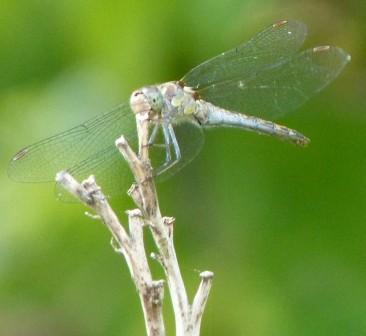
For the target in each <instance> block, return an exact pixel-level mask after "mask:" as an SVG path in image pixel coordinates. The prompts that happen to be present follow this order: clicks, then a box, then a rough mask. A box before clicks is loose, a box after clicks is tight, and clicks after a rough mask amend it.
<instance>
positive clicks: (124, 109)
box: [8, 21, 351, 196]
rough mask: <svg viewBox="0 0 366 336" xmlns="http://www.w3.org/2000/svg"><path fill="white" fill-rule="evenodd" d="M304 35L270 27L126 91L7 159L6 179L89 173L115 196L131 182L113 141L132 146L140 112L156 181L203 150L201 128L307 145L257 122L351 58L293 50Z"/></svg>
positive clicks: (283, 24) (293, 102) (316, 87)
mask: <svg viewBox="0 0 366 336" xmlns="http://www.w3.org/2000/svg"><path fill="white" fill-rule="evenodd" d="M305 37H306V26H305V25H304V24H303V23H301V22H297V21H280V22H277V23H275V24H273V25H271V26H270V27H268V28H267V29H265V30H264V31H262V32H260V33H259V34H257V35H256V36H255V37H253V38H252V39H251V40H249V41H248V42H247V43H244V44H242V45H240V46H239V47H237V48H235V49H232V50H229V51H227V52H224V53H222V54H220V55H218V56H216V57H214V58H212V59H210V60H208V61H206V62H204V63H202V64H200V65H198V66H197V67H195V68H193V69H192V70H191V71H189V72H188V73H187V74H186V75H185V76H184V77H183V78H182V79H181V80H179V81H172V82H167V83H163V84H159V85H152V86H146V87H143V88H141V89H139V90H136V91H135V92H133V93H132V95H131V98H130V102H129V103H125V104H122V105H120V106H118V107H117V108H115V109H114V110H112V111H110V112H109V113H106V114H103V115H101V116H98V117H96V118H94V119H91V120H89V121H86V122H85V123H83V124H81V125H79V126H76V127H74V128H72V129H70V130H68V131H65V132H62V133H59V134H57V135H55V136H52V137H50V138H47V139H45V140H41V141H39V142H37V143H35V144H33V145H30V146H28V147H25V148H24V149H22V150H20V151H19V152H18V153H17V154H16V155H15V156H14V157H13V159H12V160H11V162H10V164H9V169H8V172H9V176H10V177H11V178H12V179H14V180H16V181H21V182H48V181H54V178H55V175H56V173H57V172H58V171H61V170H67V171H68V172H70V173H71V174H72V175H74V176H75V177H77V178H85V177H87V176H88V175H89V174H94V175H96V179H97V181H98V182H99V184H100V185H101V186H102V187H103V190H104V192H105V193H106V194H108V195H110V196H113V195H116V194H120V193H122V192H124V190H125V188H124V187H125V186H128V184H129V183H131V180H130V178H128V177H127V176H126V172H128V168H127V165H126V164H125V163H124V162H123V160H121V158H120V155H119V153H118V151H117V149H116V148H115V146H114V141H115V140H116V138H118V137H119V136H120V135H121V134H123V135H124V136H125V137H126V138H127V139H128V141H129V142H134V141H136V129H135V114H138V113H140V112H144V111H147V110H148V111H150V115H151V116H152V117H151V120H150V123H151V132H150V140H149V143H150V144H151V153H152V154H153V157H154V156H156V159H154V161H153V163H154V170H155V174H156V175H157V176H164V175H171V174H174V173H175V172H176V171H177V170H179V169H180V168H181V167H182V166H184V165H185V164H187V163H188V162H189V161H191V160H192V159H193V158H194V157H195V156H196V155H197V154H198V152H199V151H200V148H201V147H202V144H203V135H202V129H204V128H208V127H214V126H219V127H236V128H241V129H245V130H251V131H255V132H258V133H261V134H267V135H271V136H274V137H277V138H280V139H283V140H286V141H289V142H292V143H295V144H297V145H300V146H304V145H306V144H308V142H309V139H308V138H306V137H305V136H304V135H302V134H301V133H299V132H298V131H295V130H292V129H290V128H287V127H285V126H281V125H278V124H275V123H273V122H272V121H267V120H265V119H262V118H271V119H272V118H277V117H280V116H282V115H284V114H285V113H287V112H289V111H292V110H294V109H296V108H297V107H299V106H300V105H302V104H303V103H304V102H306V101H307V100H308V99H309V98H310V97H312V96H313V95H314V94H315V93H317V92H319V91H320V90H321V89H323V88H324V87H325V86H326V85H327V84H329V83H330V82H331V81H332V80H334V79H335V78H336V77H337V76H338V75H339V73H340V72H341V71H342V69H343V68H344V66H345V65H346V64H347V63H348V62H349V61H350V59H351V57H350V55H349V54H347V53H346V52H345V51H344V50H342V49H341V48H338V47H333V46H320V47H315V48H311V49H307V50H304V51H301V52H299V51H298V50H299V48H300V47H301V46H302V44H303V42H304V40H305Z"/></svg>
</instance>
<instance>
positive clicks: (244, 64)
mask: <svg viewBox="0 0 366 336" xmlns="http://www.w3.org/2000/svg"><path fill="white" fill-rule="evenodd" d="M306 33H307V29H306V26H305V25H304V24H303V23H302V22H298V21H280V22H277V23H275V24H273V25H271V26H270V27H268V28H267V29H265V30H264V31H262V32H260V33H259V34H257V35H256V36H254V37H253V38H252V39H251V40H249V41H248V42H246V43H244V44H242V45H240V46H239V47H237V48H235V49H232V50H229V51H227V52H224V53H222V54H221V55H218V56H216V57H214V58H212V59H210V60H208V61H206V62H204V63H202V64H200V65H198V66H197V67H195V68H193V69H192V70H191V71H189V72H188V73H187V74H186V75H185V76H184V77H183V79H182V81H183V82H184V83H185V84H186V85H188V86H190V87H193V88H194V89H198V90H199V89H203V88H205V87H207V86H212V85H215V84H217V83H222V82H225V81H228V80H233V79H235V78H251V77H253V76H256V74H257V73H258V72H260V71H263V70H264V69H267V68H272V67H274V66H278V65H279V64H281V63H284V62H286V61H287V60H288V59H289V58H290V57H291V56H292V55H293V54H295V53H296V51H297V50H299V48H300V47H301V46H302V44H303V43H304V40H305V38H306Z"/></svg>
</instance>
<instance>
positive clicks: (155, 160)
mask: <svg viewBox="0 0 366 336" xmlns="http://www.w3.org/2000/svg"><path fill="white" fill-rule="evenodd" d="M173 126H174V131H175V134H176V137H177V140H178V143H179V148H180V150H181V154H182V158H181V160H180V161H179V162H178V163H177V164H176V165H174V166H173V167H171V168H170V169H168V170H167V171H165V172H164V173H162V174H161V175H159V176H157V180H158V181H159V182H161V181H164V180H166V179H168V178H170V177H171V176H173V175H174V174H176V173H177V172H178V171H179V170H180V169H182V168H183V167H184V166H186V165H187V164H188V163H190V162H191V161H192V160H193V159H194V158H195V157H196V156H197V155H198V153H199V152H200V150H201V148H202V146H203V142H204V137H203V131H202V128H201V127H200V126H199V125H198V124H196V123H194V122H191V121H188V120H187V121H186V120H184V121H183V120H182V121H180V122H178V123H177V124H174V125H173ZM128 142H129V145H130V146H132V147H135V148H136V147H137V137H136V135H135V134H131V135H130V136H129V137H128ZM163 143H164V140H163V138H162V134H161V133H160V134H158V136H157V138H156V141H155V144H153V145H152V146H151V147H150V151H149V155H150V158H151V162H152V165H153V167H155V168H157V167H159V166H160V165H162V164H163V163H164V160H165V154H166V147H164V146H163V145H162V144H163ZM68 171H69V172H70V174H71V175H73V176H74V177H75V178H76V179H78V180H79V181H80V180H83V179H85V178H86V177H88V176H89V175H90V174H93V175H94V176H95V178H96V181H97V183H98V184H99V185H100V186H101V187H102V188H103V192H104V194H105V195H107V196H109V197H113V196H116V195H121V194H122V193H125V192H126V191H127V189H128V188H129V187H130V186H131V184H132V182H133V177H132V174H131V171H130V169H129V168H128V165H127V164H126V163H125V161H124V160H123V158H122V156H121V154H120V153H119V152H118V150H117V148H116V147H115V146H114V141H113V144H112V145H110V146H109V147H107V148H105V149H103V150H101V151H100V152H96V153H94V154H93V155H92V156H90V157H88V158H87V159H85V160H84V161H81V162H79V163H78V164H76V165H74V166H73V167H71V168H70V169H68ZM56 192H57V195H58V197H59V198H60V199H61V200H63V201H66V202H72V201H74V199H73V198H72V197H71V196H70V195H69V194H68V193H67V192H66V191H65V190H64V189H63V188H62V187H59V186H57V187H56Z"/></svg>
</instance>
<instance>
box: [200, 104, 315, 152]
mask: <svg viewBox="0 0 366 336" xmlns="http://www.w3.org/2000/svg"><path fill="white" fill-rule="evenodd" d="M197 105H198V106H197V109H196V110H197V112H196V115H195V117H196V118H197V119H198V121H199V122H200V123H201V124H202V126H204V127H236V128H242V129H245V130H249V131H254V132H257V133H259V134H266V135H270V136H274V137H277V138H280V139H282V140H285V141H289V142H292V143H294V144H296V145H299V146H306V145H307V144H308V143H309V142H310V139H309V138H307V137H306V136H304V135H303V134H301V133H300V132H298V131H296V130H293V129H291V128H288V127H286V126H282V125H279V124H276V123H274V122H272V121H268V120H264V119H261V118H257V117H253V116H248V115H246V114H243V113H237V112H231V111H228V110H225V109H223V108H220V107H217V106H215V105H213V104H211V103H208V102H206V101H202V100H200V101H197Z"/></svg>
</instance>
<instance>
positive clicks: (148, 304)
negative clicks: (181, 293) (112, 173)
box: [56, 172, 165, 336]
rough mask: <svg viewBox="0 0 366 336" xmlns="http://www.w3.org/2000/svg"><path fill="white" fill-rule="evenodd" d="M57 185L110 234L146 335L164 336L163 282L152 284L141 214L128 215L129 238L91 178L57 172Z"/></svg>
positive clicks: (138, 211) (135, 212) (131, 213)
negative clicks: (125, 267) (124, 265)
mask: <svg viewBox="0 0 366 336" xmlns="http://www.w3.org/2000/svg"><path fill="white" fill-rule="evenodd" d="M56 181H57V183H59V184H60V185H62V186H63V187H64V188H65V189H66V190H68V191H69V192H70V193H71V194H72V195H74V196H75V197H77V198H78V199H79V200H80V201H81V202H83V203H84V204H85V205H87V206H88V207H90V208H91V209H92V210H94V212H95V213H96V214H97V216H99V217H100V219H101V220H102V221H103V223H104V224H105V225H106V226H107V228H108V229H109V231H110V232H111V234H112V236H113V240H114V244H113V247H114V249H115V250H116V252H118V253H121V254H123V256H124V257H125V259H126V262H127V265H128V268H129V270H130V273H131V277H132V279H133V280H134V283H135V285H136V288H137V290H138V293H139V296H140V301H141V305H142V308H143V312H144V318H145V325H146V331H147V335H149V336H162V335H165V328H164V321H163V314H162V301H163V296H164V287H163V281H162V280H158V281H154V280H152V277H151V272H150V269H149V265H148V262H147V259H146V253H145V248H144V242H143V234H142V228H143V225H144V222H143V220H142V216H141V212H140V210H138V209H137V210H133V211H129V212H128V216H129V229H130V234H128V233H127V232H126V230H125V229H124V227H123V226H122V225H121V223H120V221H119V219H118V217H117V215H116V214H115V212H114V211H113V209H112V208H111V207H110V205H109V203H108V201H107V199H106V197H105V196H104V195H103V193H102V191H101V190H100V188H99V187H98V186H97V184H96V182H95V179H94V177H93V176H90V177H89V178H88V179H86V180H85V181H83V182H82V183H79V182H77V181H76V180H75V179H74V178H73V177H72V176H71V175H70V174H69V173H67V172H60V173H58V174H57V176H56Z"/></svg>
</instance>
